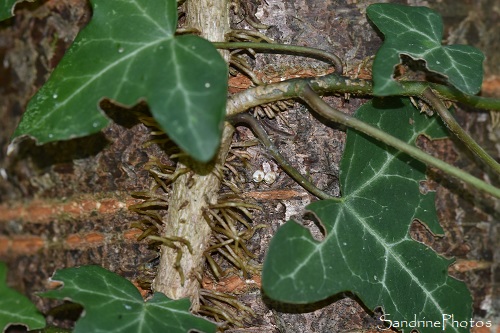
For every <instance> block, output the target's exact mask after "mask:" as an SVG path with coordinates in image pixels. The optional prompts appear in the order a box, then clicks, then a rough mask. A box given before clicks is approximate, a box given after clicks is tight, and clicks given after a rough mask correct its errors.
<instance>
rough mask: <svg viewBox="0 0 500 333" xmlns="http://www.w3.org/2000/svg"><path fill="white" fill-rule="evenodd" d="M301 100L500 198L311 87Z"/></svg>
mask: <svg viewBox="0 0 500 333" xmlns="http://www.w3.org/2000/svg"><path fill="white" fill-rule="evenodd" d="M300 98H301V99H302V100H303V101H304V102H306V103H307V104H308V105H309V106H310V107H311V108H312V109H313V110H315V111H316V112H318V113H319V114H320V115H322V116H323V117H326V118H328V119H330V120H332V121H335V122H338V123H340V124H343V125H345V126H348V127H350V128H353V129H355V130H357V131H360V132H362V133H365V134H367V135H369V136H371V137H373V138H375V139H377V140H379V141H381V142H383V143H385V144H386V145H388V146H391V147H394V148H396V149H398V150H400V151H402V152H404V153H406V154H408V155H410V156H411V157H413V158H415V159H417V160H419V161H421V162H423V163H425V164H427V165H430V166H433V167H436V168H438V169H440V170H442V171H444V172H446V173H448V174H450V175H452V176H454V177H456V178H458V179H460V180H462V181H464V182H466V183H468V184H470V185H472V186H474V187H476V188H478V189H480V190H482V191H484V192H487V193H489V194H491V195H493V196H495V197H497V198H500V189H498V188H496V187H494V186H492V185H490V184H487V183H485V182H484V181H482V180H480V179H478V178H476V177H474V176H472V175H470V174H468V173H467V172H464V171H462V170H460V169H458V168H456V167H454V166H452V165H449V164H448V163H446V162H443V161H441V160H439V159H437V158H435V157H432V156H430V155H428V154H426V153H425V152H423V151H421V150H420V149H418V148H416V147H413V146H411V145H409V144H407V143H405V142H403V141H402V140H399V139H397V138H395V137H393V136H392V135H389V134H387V133H385V132H383V131H381V130H379V129H378V128H375V127H373V126H371V125H368V124H366V123H364V122H362V121H360V120H358V119H356V118H354V117H351V116H349V115H347V114H345V113H343V112H340V111H338V110H336V109H334V108H332V107H331V106H329V105H328V104H327V103H326V102H324V101H323V100H322V99H321V97H319V96H318V95H317V94H316V93H315V92H314V91H313V90H312V89H311V87H309V86H306V87H304V89H303V90H302V91H301V92H300Z"/></svg>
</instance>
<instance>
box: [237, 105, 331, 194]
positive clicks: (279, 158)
mask: <svg viewBox="0 0 500 333" xmlns="http://www.w3.org/2000/svg"><path fill="white" fill-rule="evenodd" d="M228 120H229V121H230V122H231V123H232V124H233V125H236V124H239V123H243V124H245V125H246V126H248V127H250V128H251V129H252V131H253V132H254V134H255V135H256V136H257V137H258V138H259V140H260V142H262V144H263V145H264V146H265V147H266V149H267V151H268V152H269V154H271V156H272V157H273V158H274V159H275V160H276V162H278V164H279V165H280V167H281V168H282V169H283V170H284V171H285V172H286V173H287V174H288V175H289V176H290V177H292V178H293V179H294V180H295V181H296V182H297V183H298V184H299V185H300V186H302V187H303V188H305V189H306V190H307V191H309V192H310V193H312V194H314V195H315V196H317V197H318V198H320V199H337V200H338V198H335V197H333V196H331V195H329V194H327V193H325V192H324V191H322V190H320V189H319V188H317V187H316V186H315V185H314V184H313V183H311V182H310V181H309V180H308V179H307V178H305V177H304V176H302V175H301V174H300V173H299V172H298V171H297V169H295V168H294V167H293V166H292V165H291V164H290V163H289V162H288V161H287V160H286V159H285V158H284V157H283V155H281V154H280V152H279V150H278V148H277V147H276V146H275V145H274V144H273V143H272V141H271V140H270V139H269V137H268V136H267V133H266V131H265V130H264V128H262V126H260V124H259V123H258V122H257V120H256V119H255V118H254V117H252V116H251V115H249V114H248V113H240V114H236V115H234V116H232V117H230V118H228Z"/></svg>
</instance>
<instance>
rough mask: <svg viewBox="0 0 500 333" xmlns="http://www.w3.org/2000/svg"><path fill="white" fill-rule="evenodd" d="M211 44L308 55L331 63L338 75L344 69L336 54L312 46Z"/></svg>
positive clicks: (222, 47)
mask: <svg viewBox="0 0 500 333" xmlns="http://www.w3.org/2000/svg"><path fill="white" fill-rule="evenodd" d="M212 44H213V45H214V46H215V47H216V48H218V49H253V50H266V51H275V52H283V53H288V54H290V53H291V54H299V55H306V56H308V57H312V58H318V59H320V60H323V61H324V60H326V61H328V62H330V63H332V64H333V65H334V66H335V73H337V74H339V75H342V73H343V71H344V67H343V65H342V60H340V58H339V57H338V56H336V55H335V54H332V53H329V52H326V51H324V50H320V49H315V48H312V47H306V46H297V45H286V44H271V43H252V42H213V43H212Z"/></svg>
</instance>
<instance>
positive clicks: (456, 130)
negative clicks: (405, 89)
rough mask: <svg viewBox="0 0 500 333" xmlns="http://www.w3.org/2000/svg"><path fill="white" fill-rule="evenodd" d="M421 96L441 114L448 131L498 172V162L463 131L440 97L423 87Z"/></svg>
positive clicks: (499, 168) (499, 169)
mask: <svg viewBox="0 0 500 333" xmlns="http://www.w3.org/2000/svg"><path fill="white" fill-rule="evenodd" d="M421 97H422V99H423V100H424V101H426V102H427V103H429V104H430V105H431V106H432V108H433V109H434V110H435V111H436V112H437V113H438V114H439V116H441V119H443V121H444V122H445V124H446V126H447V127H448V128H449V129H450V131H452V132H453V134H455V135H456V136H457V137H458V138H459V139H460V140H461V141H462V142H463V143H464V144H465V145H466V146H467V148H469V149H470V150H471V151H472V152H473V153H474V154H476V155H477V156H478V157H479V158H480V159H481V160H482V161H484V162H485V163H486V164H487V165H488V166H490V167H491V168H492V169H493V170H495V171H496V172H497V173H498V174H500V164H498V162H497V161H495V159H493V158H492V157H491V156H490V155H489V154H488V153H487V152H486V151H485V150H484V149H483V148H482V147H481V146H480V145H479V144H478V143H477V142H476V141H474V139H473V138H472V137H471V136H470V135H469V134H467V132H465V131H464V129H463V128H462V127H461V126H460V125H459V124H458V122H457V121H456V120H455V118H454V117H453V115H452V114H451V113H450V111H448V109H447V108H446V106H445V105H444V104H443V102H442V101H441V99H439V98H438V97H437V96H436V95H435V94H434V93H433V92H432V90H431V89H430V88H427V89H425V90H424V92H423V93H422V95H421Z"/></svg>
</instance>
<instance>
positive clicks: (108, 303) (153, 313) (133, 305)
mask: <svg viewBox="0 0 500 333" xmlns="http://www.w3.org/2000/svg"><path fill="white" fill-rule="evenodd" d="M51 280H52V281H61V282H62V283H63V285H64V287H63V288H61V289H58V290H52V291H48V292H45V293H42V294H41V296H43V297H49V298H56V299H65V300H66V299H69V300H71V301H73V302H76V303H79V304H81V305H82V306H83V307H84V308H85V311H84V313H83V315H82V317H81V318H80V319H79V320H78V321H77V323H76V325H75V329H74V332H75V333H88V332H110V333H112V332H116V333H118V332H120V333H127V332H130V333H137V332H172V333H181V332H183V333H184V332H189V331H191V330H197V331H200V332H214V333H215V330H216V326H215V324H213V323H211V322H209V321H207V320H205V319H202V318H199V317H195V316H193V315H192V314H191V313H190V312H189V307H190V302H189V299H180V300H171V299H169V298H167V297H166V296H165V295H163V294H161V293H155V294H154V296H153V298H152V299H150V300H149V301H148V302H144V300H143V299H142V296H141V294H140V293H139V291H138V290H137V288H136V287H134V285H133V284H132V283H130V282H129V281H128V280H126V279H125V278H123V277H121V276H119V275H117V274H115V273H113V272H110V271H108V270H105V269H104V268H102V267H99V266H83V267H78V268H67V269H62V270H58V271H57V272H56V273H55V274H54V276H53V277H52V279H51Z"/></svg>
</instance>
